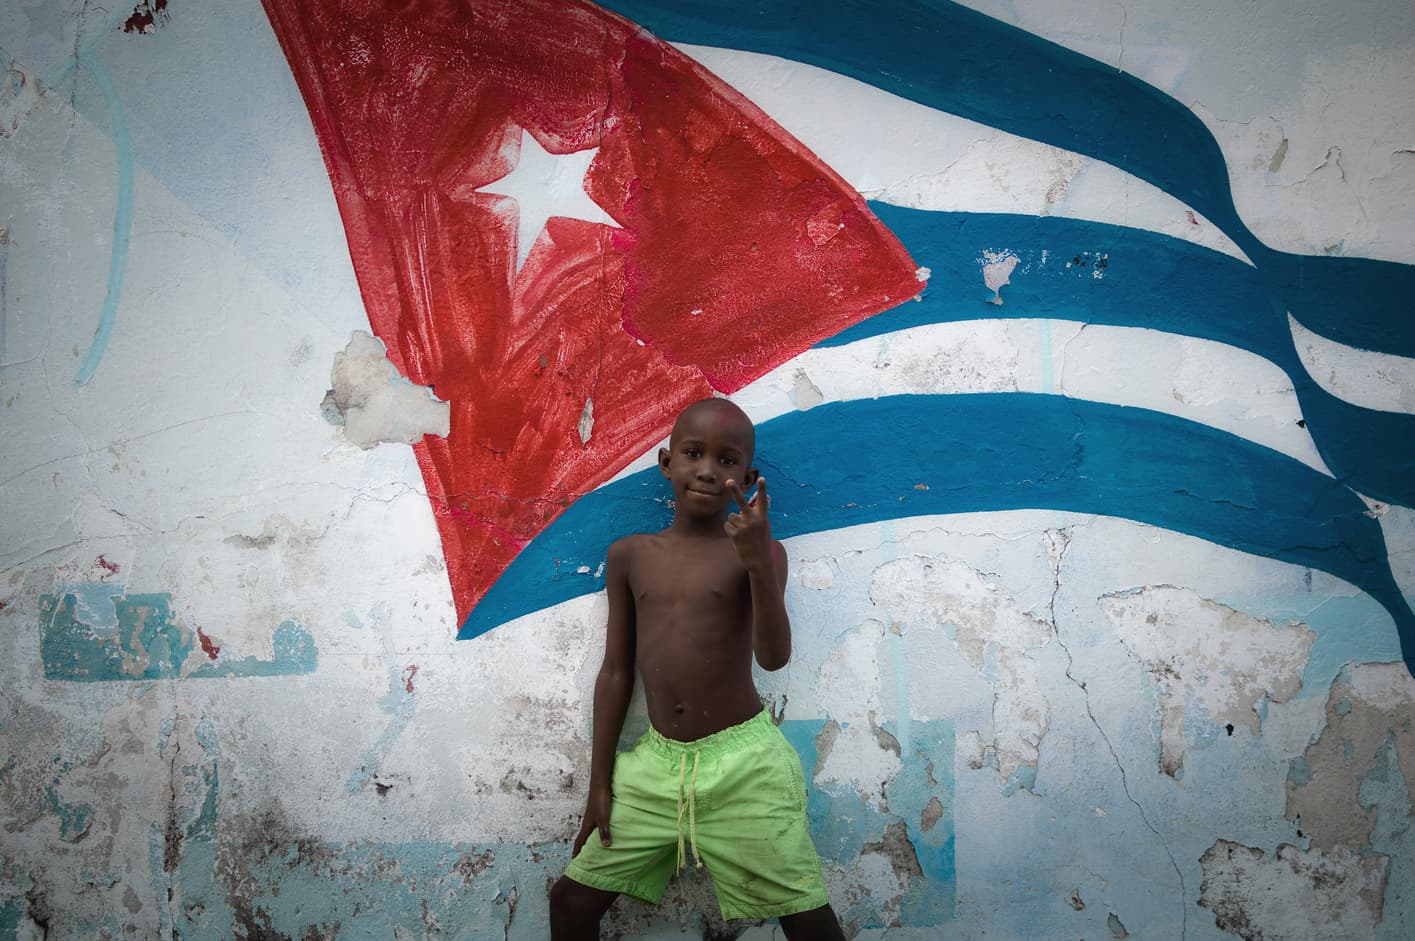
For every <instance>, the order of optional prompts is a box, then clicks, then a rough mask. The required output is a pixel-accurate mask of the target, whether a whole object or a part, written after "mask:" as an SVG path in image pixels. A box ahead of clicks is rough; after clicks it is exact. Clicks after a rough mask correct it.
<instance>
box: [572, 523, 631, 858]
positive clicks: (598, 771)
mask: <svg viewBox="0 0 1415 941" xmlns="http://www.w3.org/2000/svg"><path fill="white" fill-rule="evenodd" d="M628 555H629V551H628V548H627V546H626V544H625V541H624V540H622V539H621V540H619V541H618V542H616V543H614V544H613V545H612V546H610V547H609V557H608V558H607V559H606V561H605V569H604V581H605V590H606V594H607V595H608V597H609V626H608V630H607V631H606V637H605V644H604V662H603V663H602V664H601V665H600V668H599V676H598V677H597V678H596V679H595V684H594V726H593V728H592V730H591V735H592V745H591V747H590V793H589V798H588V799H587V800H586V802H585V819H584V821H583V822H582V823H581V824H580V832H579V834H578V835H577V836H576V837H575V845H574V848H573V849H572V851H571V855H572V856H576V855H578V854H579V852H580V848H581V847H583V846H584V845H585V840H587V839H589V835H590V831H592V830H594V828H596V827H598V828H599V839H600V842H601V843H603V844H604V845H605V846H608V845H609V842H610V836H609V808H610V804H611V802H612V798H611V784H612V781H613V776H614V753H615V751H616V749H617V748H618V746H619V733H620V731H621V730H622V729H623V727H624V713H625V712H627V711H628V709H629V698H630V697H631V696H632V695H633V693H634V641H635V623H634V596H633V594H632V592H630V590H629V572H628Z"/></svg>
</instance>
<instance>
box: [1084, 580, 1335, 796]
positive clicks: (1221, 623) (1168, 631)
mask: <svg viewBox="0 0 1415 941" xmlns="http://www.w3.org/2000/svg"><path fill="white" fill-rule="evenodd" d="M1099 604H1100V608H1101V610H1102V611H1104V612H1105V615H1106V617H1107V618H1108V619H1109V620H1110V623H1111V626H1112V627H1113V628H1114V630H1115V632H1116V635H1117V636H1118V637H1119V638H1120V641H1121V643H1123V644H1124V645H1125V649H1126V651H1127V652H1128V653H1129V654H1130V656H1131V657H1133V658H1134V659H1136V660H1137V661H1139V662H1140V664H1141V665H1143V666H1144V668H1145V671H1146V673H1147V674H1148V675H1149V677H1150V680H1151V682H1153V683H1154V686H1155V690H1156V696H1157V699H1158V706H1159V710H1160V755H1159V764H1160V770H1161V771H1163V772H1164V773H1165V774H1167V775H1169V776H1170V777H1177V776H1178V775H1179V774H1180V773H1181V769H1182V767H1183V765H1184V750H1185V737H1186V730H1185V726H1186V722H1192V721H1193V720H1194V717H1195V716H1197V717H1201V718H1202V719H1204V720H1205V721H1206V722H1208V723H1210V725H1209V728H1210V730H1212V729H1214V728H1215V727H1224V726H1225V725H1229V726H1242V727H1244V728H1247V729H1248V730H1249V731H1250V732H1251V733H1252V734H1254V735H1258V734H1260V733H1261V731H1262V720H1261V717H1260V709H1261V707H1262V705H1263V703H1264V702H1278V703H1280V702H1287V701H1289V700H1290V699H1292V697H1293V696H1295V695H1297V693H1298V692H1299V691H1300V690H1301V688H1302V671H1303V669H1304V668H1305V667H1306V665H1307V655H1308V652H1309V651H1310V650H1311V649H1312V644H1313V642H1314V641H1315V640H1316V636H1317V635H1316V633H1315V632H1314V631H1312V630H1311V629H1309V628H1308V627H1307V626H1306V625H1304V624H1300V623H1295V622H1294V623H1290V624H1286V625H1281V626H1280V625H1276V624H1273V623H1272V622H1270V621H1265V620H1263V619H1261V618H1254V617H1251V616H1249V615H1246V614H1244V613H1242V612H1241V611H1236V610H1234V609H1233V608H1230V607H1228V606H1227V605H1223V604H1219V603H1217V602H1215V601H1211V600H1209V599H1207V598H1201V597H1200V596H1199V595H1198V593H1196V592H1194V591H1193V590H1192V589H1184V588H1175V587H1173V586H1167V585H1150V586H1146V587H1144V588H1137V589H1133V590H1131V591H1125V592H1117V593H1114V594H1110V595H1106V596H1105V597H1104V598H1101V599H1100V600H1099ZM1196 734H1202V733H1196ZM1228 734H1230V735H1231V734H1232V731H1231V730H1229V732H1228Z"/></svg>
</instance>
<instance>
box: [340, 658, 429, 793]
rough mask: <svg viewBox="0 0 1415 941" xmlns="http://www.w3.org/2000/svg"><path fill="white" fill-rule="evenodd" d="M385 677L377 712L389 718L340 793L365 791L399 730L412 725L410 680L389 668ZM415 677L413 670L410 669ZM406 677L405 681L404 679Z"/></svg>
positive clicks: (401, 673) (415, 702)
mask: <svg viewBox="0 0 1415 941" xmlns="http://www.w3.org/2000/svg"><path fill="white" fill-rule="evenodd" d="M388 673H389V692H388V694H387V695H386V696H384V697H383V699H381V700H380V701H379V708H380V709H382V710H383V711H384V712H386V713H388V714H389V715H390V716H392V718H391V719H389V722H388V725H387V726H386V727H385V728H384V730H383V731H382V732H381V733H379V736H378V739H377V740H376V741H375V742H374V743H373V745H372V746H370V748H369V750H368V751H367V752H365V753H364V759H363V761H362V762H361V763H360V764H359V767H358V768H357V769H356V770H355V771H354V773H353V774H351V775H349V780H347V781H345V782H344V790H345V791H347V792H349V793H350V794H356V793H358V792H359V791H361V790H363V789H364V788H366V787H368V784H369V782H370V781H372V780H373V776H374V775H375V774H377V773H378V769H379V768H380V767H381V766H382V765H383V758H384V756H385V755H387V754H388V750H389V749H390V748H392V747H393V743H394V742H396V741H397V740H398V737H399V736H401V735H402V734H403V730H404V729H406V728H407V727H408V723H409V722H410V721H412V718H413V712H414V711H415V710H416V709H417V700H416V698H415V697H416V695H417V694H416V693H415V692H414V689H413V681H412V677H411V676H409V675H408V674H407V672H406V670H405V671H403V672H400V671H399V670H398V669H397V668H392V669H390V670H389V671H388ZM414 673H416V668H414ZM405 677H406V679H405Z"/></svg>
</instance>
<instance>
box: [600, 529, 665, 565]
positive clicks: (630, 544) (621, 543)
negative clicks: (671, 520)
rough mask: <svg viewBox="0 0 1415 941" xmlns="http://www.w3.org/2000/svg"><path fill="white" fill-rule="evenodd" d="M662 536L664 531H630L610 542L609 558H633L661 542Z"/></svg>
mask: <svg viewBox="0 0 1415 941" xmlns="http://www.w3.org/2000/svg"><path fill="white" fill-rule="evenodd" d="M662 536H663V534H662V533H630V534H629V535H627V536H620V537H619V538H618V539H616V540H614V541H613V542H611V543H610V544H609V558H610V559H611V560H620V561H623V560H627V559H629V558H632V557H633V556H634V555H637V554H638V553H640V552H643V551H646V550H648V549H651V548H652V547H654V546H656V545H658V544H659V543H661V542H662Z"/></svg>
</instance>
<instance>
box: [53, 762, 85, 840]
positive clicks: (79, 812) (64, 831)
mask: <svg viewBox="0 0 1415 941" xmlns="http://www.w3.org/2000/svg"><path fill="white" fill-rule="evenodd" d="M64 770H65V771H67V770H68V768H67V767H65V769H64ZM56 783H57V781H56ZM44 799H45V802H46V803H47V804H48V805H49V809H50V811H51V812H53V814H54V815H55V816H56V817H58V818H59V839H61V840H63V841H64V842H65V843H77V842H79V841H80V840H82V839H83V838H84V837H86V836H88V829H89V827H91V826H92V825H93V816H94V814H95V813H96V811H95V809H94V806H93V805H92V804H68V803H65V802H64V801H63V800H62V799H60V797H59V792H58V791H57V790H55V788H54V787H53V786H50V787H47V788H45V789H44Z"/></svg>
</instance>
